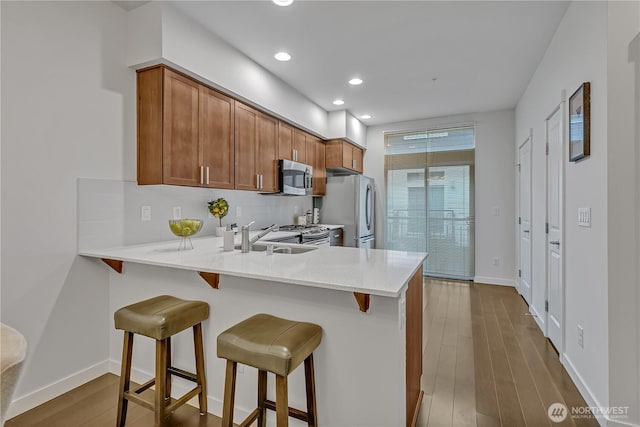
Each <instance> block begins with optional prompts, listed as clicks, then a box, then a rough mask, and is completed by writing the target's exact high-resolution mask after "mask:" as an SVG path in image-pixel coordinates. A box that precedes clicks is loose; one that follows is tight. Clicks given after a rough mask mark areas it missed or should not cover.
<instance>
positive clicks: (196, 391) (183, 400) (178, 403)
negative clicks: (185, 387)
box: [166, 386, 201, 413]
mask: <svg viewBox="0 0 640 427" xmlns="http://www.w3.org/2000/svg"><path fill="white" fill-rule="evenodd" d="M200 390H201V387H200V386H196V387H195V388H194V389H193V390H191V391H190V392H188V393H187V394H185V395H184V396H182V397H181V398H180V399H178V400H176V401H175V402H173V403H172V404H171V405H169V406H167V408H166V412H167V413H171V412H173V411H174V410H175V409H176V408H178V407H179V406H181V405H184V404H185V403H187V401H188V400H189V399H191V398H192V397H195V396H197V395H198V394H199V393H200Z"/></svg>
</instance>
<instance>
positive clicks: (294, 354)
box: [218, 314, 322, 427]
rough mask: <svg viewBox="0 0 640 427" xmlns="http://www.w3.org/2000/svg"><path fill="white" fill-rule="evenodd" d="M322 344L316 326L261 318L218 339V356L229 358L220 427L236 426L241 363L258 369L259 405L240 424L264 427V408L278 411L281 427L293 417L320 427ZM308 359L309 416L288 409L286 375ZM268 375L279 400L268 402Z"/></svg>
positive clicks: (259, 316) (264, 315) (254, 317)
mask: <svg viewBox="0 0 640 427" xmlns="http://www.w3.org/2000/svg"><path fill="white" fill-rule="evenodd" d="M321 340H322V328H321V327H320V326H318V325H315V324H313V323H306V322H296V321H292V320H286V319H281V318H279V317H275V316H270V315H268V314H257V315H255V316H252V317H250V318H248V319H246V320H244V321H242V322H240V323H238V324H237V325H235V326H232V327H231V328H229V329H227V330H226V331H224V332H223V333H221V334H220V335H218V357H220V358H222V359H227V372H226V378H225V383H224V403H223V408H222V427H232V426H233V406H234V398H235V388H236V368H237V365H238V363H242V364H244V365H249V366H253V367H254V368H257V369H258V407H257V408H256V409H255V410H254V411H253V412H252V413H251V414H250V415H249V416H248V417H247V418H246V419H245V420H244V421H243V422H242V423H241V424H240V426H241V427H245V426H248V425H250V424H251V423H252V422H253V421H255V420H256V419H257V420H258V427H265V426H266V421H267V417H266V415H267V414H266V412H267V411H266V410H267V409H271V410H275V411H276V419H277V427H287V426H288V425H289V416H291V417H294V418H297V419H299V420H302V421H306V422H307V424H308V425H309V426H314V427H315V426H317V425H318V414H317V411H316V390H315V377H314V369H313V351H314V350H315V349H316V348H317V347H318V345H319V344H320V341H321ZM302 361H304V372H305V382H306V389H307V412H303V411H301V410H299V409H295V408H290V407H289V403H288V391H287V376H288V375H289V373H290V372H292V371H293V370H294V369H295V368H297V367H298V365H300V363H302ZM267 372H272V373H274V374H275V375H276V401H275V402H273V401H271V400H267Z"/></svg>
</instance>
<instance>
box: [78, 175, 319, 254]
mask: <svg viewBox="0 0 640 427" xmlns="http://www.w3.org/2000/svg"><path fill="white" fill-rule="evenodd" d="M218 197H224V198H225V199H226V200H227V201H228V202H229V206H230V208H229V213H228V214H227V216H226V217H224V218H223V220H222V224H223V225H228V224H231V223H234V222H235V223H237V224H238V225H243V224H247V223H249V222H251V221H255V224H254V226H253V227H252V228H253V229H259V228H262V227H265V226H267V225H270V224H273V223H276V224H280V225H284V224H293V223H294V217H295V216H296V215H302V214H303V213H305V212H306V211H307V210H308V209H311V208H312V204H313V201H312V197H286V196H270V195H262V194H258V193H255V192H251V191H239V190H217V189H208V188H192V187H179V186H168V185H145V186H139V185H138V184H137V183H136V182H132V181H114V180H100V179H86V178H80V179H78V249H79V250H81V251H82V250H88V249H98V248H105V247H113V246H121V245H133V244H139V243H148V242H154V241H162V240H171V239H173V238H175V236H174V235H173V234H172V233H171V231H169V226H168V223H167V221H168V220H169V219H172V218H173V208H174V207H178V206H179V207H180V208H181V211H182V218H199V219H203V220H204V226H203V228H202V230H201V231H200V233H199V234H198V235H199V236H206V235H215V230H216V227H217V226H218V225H219V222H218V219H217V218H210V217H209V211H208V209H207V203H208V202H209V201H211V200H214V199H217V198H218ZM142 206H151V220H150V221H142V220H141V208H142ZM238 207H239V208H240V210H241V212H240V214H241V215H240V217H237V216H236V213H237V208H238Z"/></svg>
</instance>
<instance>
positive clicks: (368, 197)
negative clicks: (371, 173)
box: [364, 184, 371, 230]
mask: <svg viewBox="0 0 640 427" xmlns="http://www.w3.org/2000/svg"><path fill="white" fill-rule="evenodd" d="M370 204H371V184H367V194H366V196H365V203H364V212H365V218H366V221H367V230H371V207H370V206H369V205H370Z"/></svg>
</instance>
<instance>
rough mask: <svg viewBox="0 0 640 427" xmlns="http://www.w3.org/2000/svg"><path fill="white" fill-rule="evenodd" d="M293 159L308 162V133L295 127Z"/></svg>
mask: <svg viewBox="0 0 640 427" xmlns="http://www.w3.org/2000/svg"><path fill="white" fill-rule="evenodd" d="M293 160H294V161H295V162H300V163H304V164H309V162H307V133H306V132H303V131H301V130H300V129H295V128H294V129H293Z"/></svg>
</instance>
